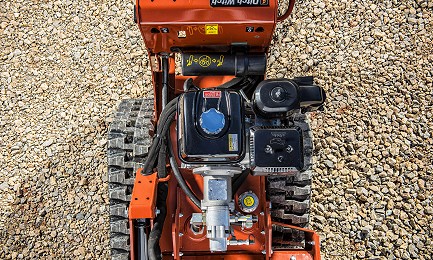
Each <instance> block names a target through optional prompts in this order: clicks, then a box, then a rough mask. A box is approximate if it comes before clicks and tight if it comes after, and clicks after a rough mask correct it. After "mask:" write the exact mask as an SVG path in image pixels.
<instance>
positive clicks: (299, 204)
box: [266, 115, 313, 248]
mask: <svg viewBox="0 0 433 260" xmlns="http://www.w3.org/2000/svg"><path fill="white" fill-rule="evenodd" d="M294 124H295V125H296V126H298V127H300V128H301V129H302V132H303V142H304V168H303V170H302V171H301V172H299V173H297V174H295V175H291V176H269V177H267V183H266V185H267V187H266V191H267V196H268V199H269V200H270V201H271V204H272V209H271V217H272V220H273V221H277V222H281V223H285V224H291V225H295V226H299V227H306V226H307V225H308V222H309V218H310V198H311V177H312V171H311V167H312V163H313V161H312V159H313V141H312V134H311V131H310V126H309V124H308V122H307V119H306V117H305V116H304V115H299V116H297V117H296V118H295V120H294ZM272 232H273V233H272V237H273V247H274V248H299V247H303V245H304V243H305V240H304V234H303V232H296V231H295V230H292V229H287V228H283V227H280V226H273V231H272Z"/></svg>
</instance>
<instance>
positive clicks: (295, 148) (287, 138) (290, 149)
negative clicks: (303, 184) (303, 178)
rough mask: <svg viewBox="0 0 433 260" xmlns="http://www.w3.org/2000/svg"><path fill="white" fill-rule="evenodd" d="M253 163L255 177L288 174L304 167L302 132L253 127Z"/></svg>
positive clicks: (294, 128) (297, 129)
mask: <svg viewBox="0 0 433 260" xmlns="http://www.w3.org/2000/svg"><path fill="white" fill-rule="evenodd" d="M250 150H251V151H250V152H251V155H250V156H251V163H252V165H251V166H252V167H251V169H252V170H253V174H254V175H272V174H288V173H290V172H297V171H300V170H301V169H302V168H303V167H304V155H303V140H302V130H301V129H299V128H298V127H293V128H267V127H253V128H252V129H251V145H250Z"/></svg>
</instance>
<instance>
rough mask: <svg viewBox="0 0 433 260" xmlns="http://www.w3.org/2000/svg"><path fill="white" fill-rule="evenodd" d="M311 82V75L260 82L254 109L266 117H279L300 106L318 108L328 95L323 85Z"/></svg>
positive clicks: (255, 93)
mask: <svg viewBox="0 0 433 260" xmlns="http://www.w3.org/2000/svg"><path fill="white" fill-rule="evenodd" d="M300 79H302V81H301V80H300ZM311 82H312V78H311V79H310V77H303V78H296V79H295V80H288V79H270V80H264V81H262V82H260V83H259V85H258V86H257V88H256V90H255V92H254V111H255V112H256V113H257V114H259V115H261V116H264V117H270V118H277V117H284V116H286V115H288V114H290V112H292V111H294V110H296V109H299V108H303V109H307V111H310V110H313V109H314V108H316V109H317V108H318V107H320V106H322V105H323V103H324V102H325V98H326V96H325V92H324V90H323V89H322V88H321V87H319V86H316V85H312V83H311ZM307 83H311V84H307Z"/></svg>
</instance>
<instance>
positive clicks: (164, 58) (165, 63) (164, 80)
mask: <svg viewBox="0 0 433 260" xmlns="http://www.w3.org/2000/svg"><path fill="white" fill-rule="evenodd" d="M161 63H162V90H161V94H162V95H161V101H162V109H164V108H165V106H166V105H167V100H168V76H169V73H170V71H169V67H168V65H169V64H168V55H163V56H162V57H161Z"/></svg>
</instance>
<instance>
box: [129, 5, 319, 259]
mask: <svg viewBox="0 0 433 260" xmlns="http://www.w3.org/2000/svg"><path fill="white" fill-rule="evenodd" d="M210 1H213V0H194V1H191V0H136V6H135V16H136V22H137V24H138V26H139V28H140V32H141V34H142V36H143V39H144V42H145V45H146V48H147V50H148V54H149V58H150V63H151V64H150V66H151V69H152V83H153V87H154V100H155V104H154V106H155V107H154V119H153V122H154V124H156V122H157V121H158V118H159V114H160V113H161V111H162V103H161V94H162V81H163V71H162V68H161V64H160V60H159V58H160V57H161V55H166V56H168V60H169V70H168V85H169V86H170V87H169V92H168V98H169V100H170V99H172V98H174V97H175V96H177V95H179V94H181V93H182V92H183V83H184V81H185V80H186V79H187V78H193V81H194V84H195V85H197V86H200V88H210V87H215V86H218V85H221V84H222V83H224V82H227V81H229V80H230V79H232V78H233V77H234V76H231V75H227V76H194V77H185V76H181V75H176V72H175V56H174V53H178V52H184V51H186V52H229V51H230V50H231V46H233V45H236V44H243V45H247V46H248V51H249V52H259V53H265V52H267V51H268V48H269V46H270V43H271V40H272V36H273V33H274V29H275V25H276V23H277V21H280V20H281V19H284V18H286V17H287V16H288V14H289V13H290V12H291V9H292V8H293V3H294V0H290V5H289V10H288V12H287V13H286V14H284V15H282V16H281V17H278V13H277V0H260V1H268V5H267V6H265V7H264V6H263V7H211V6H210ZM219 1H221V0H219ZM234 1H239V0H234ZM243 1H246V0H243ZM171 139H172V140H173V144H174V146H176V143H177V139H178V138H177V136H176V130H175V127H174V125H173V126H172V131H171ZM174 149H175V150H176V149H177V147H174ZM178 163H179V164H180V161H179V160H178ZM168 172H169V174H171V170H170V169H169V170H168ZM181 172H182V175H183V178H184V179H185V181H186V182H187V183H188V185H189V186H190V188H191V190H192V191H193V192H194V193H195V194H196V195H197V196H198V197H199V198H200V197H201V196H202V193H203V180H202V177H201V176H200V175H196V174H193V173H192V170H190V169H181ZM136 176H137V177H136V179H135V183H134V188H133V191H132V196H131V203H130V207H129V223H130V227H132V225H133V221H134V220H135V219H141V218H147V219H151V220H152V219H153V218H154V217H155V201H156V194H157V193H156V187H157V184H158V182H161V181H168V186H169V191H168V198H167V217H166V219H165V223H164V228H163V233H162V236H161V239H160V247H161V251H162V253H163V259H191V260H193V259H212V260H213V259H245V260H246V259H275V260H282V259H290V257H292V256H295V257H296V259H315V260H318V259H320V245H319V244H320V242H319V237H318V235H317V234H316V233H315V232H314V231H311V230H307V229H302V228H299V227H296V226H290V225H286V224H281V223H273V222H272V221H271V217H270V207H271V205H270V203H269V201H267V199H266V190H265V177H263V176H252V175H250V176H248V177H247V178H246V180H245V182H244V183H243V184H242V186H241V187H240V188H239V190H238V191H237V193H236V194H235V196H234V197H235V198H237V197H238V195H239V194H241V193H243V192H245V191H249V190H251V191H253V192H254V193H255V194H257V195H258V196H259V207H258V208H257V209H256V210H255V211H254V212H253V214H255V215H257V216H258V221H257V222H256V223H254V225H253V227H252V228H250V229H242V228H241V227H234V233H235V235H236V238H238V239H251V240H254V244H252V245H248V246H230V245H229V246H228V250H227V252H225V253H210V252H209V243H208V240H207V239H206V235H205V232H203V234H194V233H193V232H191V230H190V227H189V220H190V218H191V214H192V213H194V212H201V211H200V209H198V208H197V207H196V206H195V205H194V204H193V203H192V202H191V201H190V200H189V198H188V197H187V196H186V195H185V194H184V193H183V191H182V190H181V189H180V188H179V187H178V184H177V180H176V178H168V179H165V180H161V179H159V180H158V178H157V174H156V173H154V174H152V175H149V176H143V175H141V169H139V170H138V171H137V174H136ZM235 205H236V209H237V210H239V208H238V206H237V201H235ZM150 223H151V225H152V223H153V222H152V221H151V222H150ZM272 225H280V226H284V227H286V228H291V229H294V230H298V231H303V232H305V242H306V243H305V244H306V246H305V248H304V249H296V250H274V251H273V250H272V248H271V245H272ZM130 231H131V234H130V240H131V243H130V245H131V251H130V252H131V259H135V256H134V248H133V247H134V243H133V241H134V237H135V235H134V229H133V228H130Z"/></svg>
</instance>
